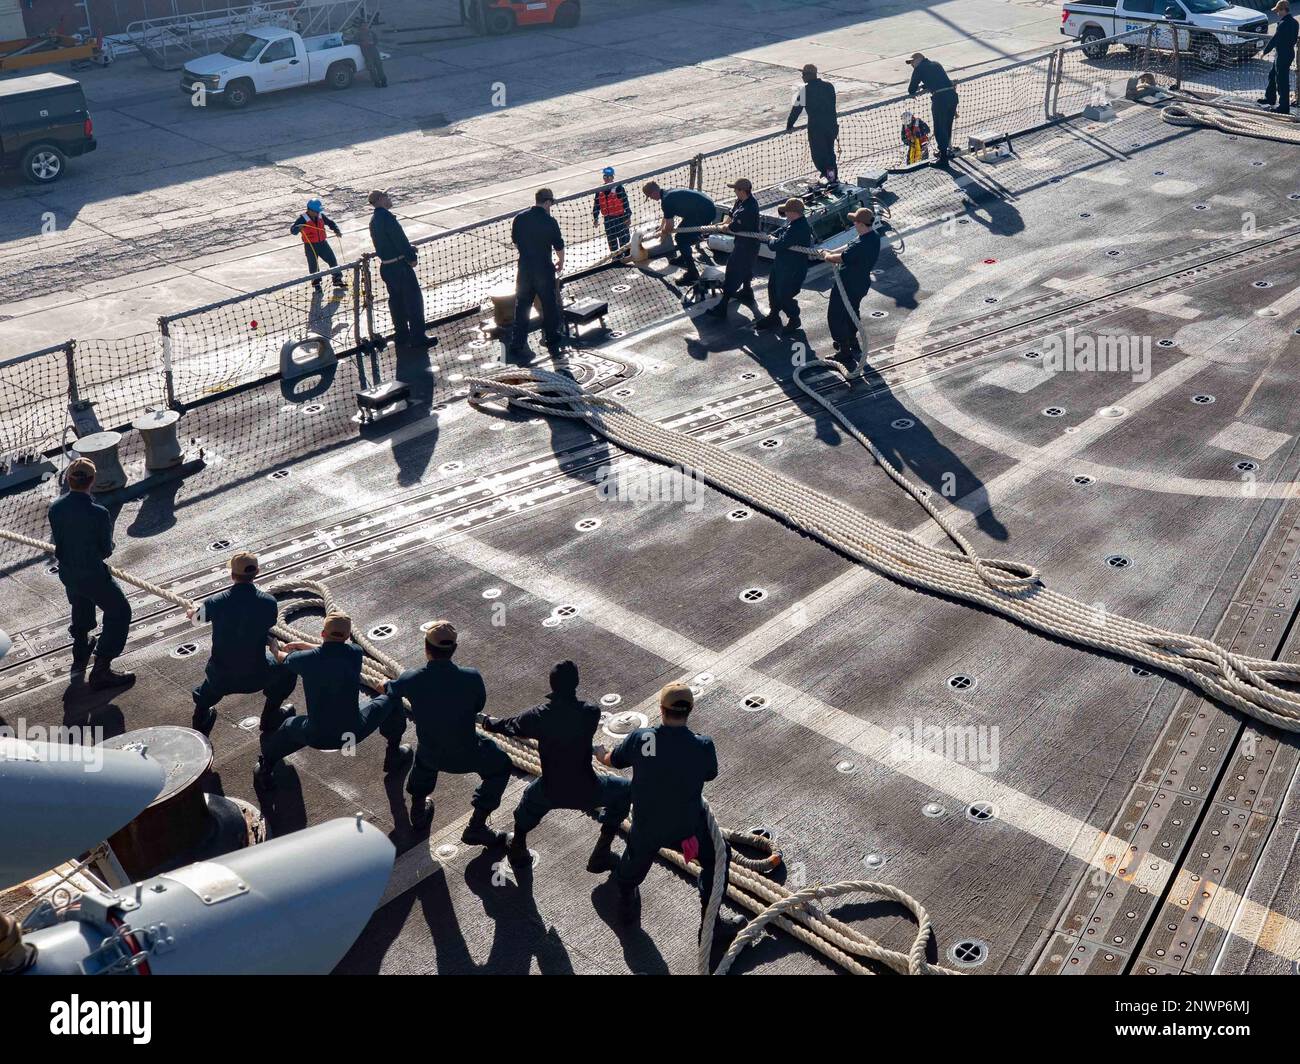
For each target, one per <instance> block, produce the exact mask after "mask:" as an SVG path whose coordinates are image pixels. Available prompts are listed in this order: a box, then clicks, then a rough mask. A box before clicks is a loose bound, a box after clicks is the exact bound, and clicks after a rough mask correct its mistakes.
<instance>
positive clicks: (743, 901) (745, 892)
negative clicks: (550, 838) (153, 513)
mask: <svg viewBox="0 0 1300 1064" xmlns="http://www.w3.org/2000/svg"><path fill="white" fill-rule="evenodd" d="M0 539H4V540H8V541H9V542H11V543H16V544H18V545H20V546H24V547H29V548H31V549H32V550H35V551H39V552H41V553H44V554H49V555H53V553H54V544H52V543H47V542H45V541H43V540H39V539H34V538H32V537H31V536H24V535H21V534H20V533H17V532H10V531H7V530H5V529H0ZM108 569H109V572H111V573H112V574H113V575H114V576H115V577H117V578H118V579H119V580H123V581H125V582H126V583H128V584H131V585H132V586H134V587H137V588H139V589H140V590H141V591H145V592H147V593H149V594H151V595H155V596H157V597H158V598H160V599H162V600H163V601H164V602H168V603H170V604H171V605H173V606H177V607H179V608H181V609H183V610H190V609H193V608H195V607H196V606H197V605H198V603H195V602H194V601H192V600H191V599H188V598H186V597H185V596H183V595H178V594H176V593H175V592H174V591H170V590H168V589H167V588H165V587H161V586H160V585H158V584H155V583H153V582H152V581H149V580H145V579H144V578H143V577H140V576H136V575H135V574H134V573H130V572H127V571H126V570H124V569H119V568H118V567H117V566H114V565H110V566H108ZM266 590H267V591H269V592H270V593H271V594H274V595H276V596H277V597H280V598H281V603H280V613H279V618H278V623H277V624H276V625H275V627H274V628H272V629H271V634H272V635H274V636H275V638H276V639H278V640H280V641H281V642H286V643H288V642H301V643H310V644H312V645H317V644H319V643H320V641H321V640H320V635H319V634H317V633H311V632H304V631H302V630H300V629H298V628H295V627H293V626H292V625H290V624H289V623H288V619H289V617H291V616H293V615H294V614H295V613H297V612H300V611H301V610H303V609H308V608H310V609H314V610H319V611H322V612H325V613H328V612H330V611H332V610H336V609H338V608H339V604H338V602H337V600H336V599H335V598H334V594H333V592H332V591H331V590H330V588H329V586H328V585H327V584H324V583H321V582H320V581H318V580H307V579H289V580H282V581H278V582H276V583H273V584H270V585H268V586H267V588H266ZM352 638H353V640H354V641H355V642H356V643H357V645H359V646H360V647H361V649H362V650H363V651H364V652H365V655H366V658H365V661H364V663H363V665H362V672H361V679H362V682H363V683H364V684H365V686H366V687H368V688H369V689H371V690H372V691H375V692H380V691H382V690H383V689H384V685H385V684H386V683H387V682H388V681H389V680H390V679H394V678H396V677H397V676H398V675H399V674H400V673H401V671H402V666H401V663H400V662H398V661H397V659H395V658H393V657H390V656H389V655H388V654H385V653H384V652H383V651H382V650H380V649H379V648H378V647H377V646H376V645H375V644H374V641H373V640H371V639H369V638H368V637H366V636H365V635H362V634H361V633H360V632H359V631H357V630H356V629H355V628H354V629H353V633H352ZM479 731H480V734H482V735H484V736H486V737H487V738H489V739H490V740H491V741H493V742H495V743H496V744H497V745H498V746H499V747H501V748H502V750H504V751H505V753H506V755H507V756H508V757H509V758H510V761H511V763H512V764H513V765H514V766H515V767H516V768H518V769H519V770H521V771H523V772H526V773H529V774H530V775H533V776H540V775H541V774H542V763H541V760H540V759H539V757H538V755H537V744H536V743H535V742H534V741H532V740H528V739H515V738H512V737H509V736H503V735H496V734H492V733H488V732H486V731H483V730H482V729H481V728H480V729H479ZM595 767H596V771H598V772H602V773H604V772H606V771H607V770H606V769H605V768H604V767H603V766H601V765H599V764H597V765H596V766H595ZM705 813H706V816H707V820H708V826H709V833H710V836H711V838H712V840H713V852H714V854H715V862H716V863H715V865H714V876H713V893H712V896H711V897H710V899H709V905H708V907H707V910H706V912H705V919H704V927H703V929H702V933H701V935H700V939H699V949H698V951H697V955H696V970H697V972H698V973H699V974H701V975H708V974H709V971H710V968H709V962H710V954H711V945H712V933H713V928H714V926H715V924H716V920H717V914H718V909H719V907H720V906H721V904H722V884H723V878H724V877H723V875H722V870H723V861H724V859H725V855H726V853H727V849H726V847H725V846H724V845H723V843H724V840H725V841H726V842H730V843H732V844H740V845H743V846H747V847H749V848H751V849H754V850H757V851H759V852H760V853H766V854H767V856H766V857H763V858H753V857H747V856H745V855H744V854H741V853H737V852H735V851H734V850H733V851H732V854H731V862H730V869H729V872H730V875H729V880H728V885H727V892H726V893H727V897H729V898H730V899H731V901H732V902H733V903H734V904H735V905H737V906H738V907H740V908H744V909H748V910H749V911H750V912H753V913H755V914H757V915H756V917H755V919H754V920H752V921H751V922H750V923H749V924H748V926H746V927H745V929H744V930H743V931H741V933H740V934H739V935H738V936H737V937H736V939H735V941H734V942H733V943H732V945H731V947H730V949H728V951H727V953H726V955H725V956H724V958H723V959H722V961H721V962H720V963H719V966H718V968H717V970H716V972H714V974H716V975H723V974H725V973H726V972H727V971H728V970H729V969H730V968H731V966H732V964H733V963H734V962H735V960H736V957H737V956H738V955H739V953H740V951H741V950H742V949H743V948H744V947H745V946H746V945H748V944H749V943H751V942H754V941H756V940H757V939H758V938H759V937H761V936H762V934H763V929H764V928H765V927H766V926H767V925H768V924H774V925H775V926H777V927H779V928H781V929H782V930H783V931H785V932H786V933H787V934H789V935H791V936H793V937H794V938H796V939H798V940H799V941H800V942H802V943H804V944H805V945H807V946H810V947H811V948H813V949H815V950H817V951H818V952H819V953H821V954H822V955H823V956H825V957H826V958H828V959H829V960H831V961H833V962H835V963H836V964H838V965H840V966H841V967H843V968H845V969H847V970H848V971H850V972H853V973H855V974H858V975H874V974H875V973H874V972H873V971H872V970H871V969H870V968H868V967H866V966H865V965H864V964H863V963H861V961H862V960H863V959H865V960H871V961H876V962H878V963H880V964H882V965H884V966H886V967H888V968H892V969H893V970H894V971H896V972H900V973H902V974H910V975H923V974H930V975H957V974H960V973H958V972H954V971H951V970H949V969H947V968H941V967H939V966H937V965H932V964H929V963H928V962H927V961H926V959H925V951H926V946H927V944H928V943H929V940H930V934H931V925H930V917H929V914H928V913H927V912H926V911H925V909H924V908H923V907H922V906H921V904H920V903H919V902H917V901H916V900H915V899H914V898H912V897H910V896H909V895H907V894H905V893H904V892H902V891H900V890H899V889H898V888H897V887H893V886H891V885H890V884H888V883H875V882H869V881H859V882H851V883H836V884H832V885H831V886H826V887H809V888H806V889H804V890H800V891H797V892H792V891H790V890H788V889H786V888H785V887H783V886H781V885H780V884H779V883H776V882H774V881H772V880H770V879H766V878H764V876H763V875H762V873H763V872H770V871H773V870H774V869H776V868H777V867H779V866H780V864H781V860H782V858H781V854H780V852H779V851H778V850H777V849H776V847H775V845H774V843H773V842H772V840H771V839H769V838H767V837H766V836H763V835H757V834H752V833H750V832H743V831H731V830H726V829H723V828H721V827H719V825H718V822H717V820H716V819H715V818H714V816H713V812H712V810H711V809H709V807H708V803H707V802H706V803H705ZM621 826H622V829H623V831H624V832H625V833H626V832H627V831H629V830H630V829H631V821H629V820H625V821H623V824H622V825H621ZM659 855H660V857H662V858H663V859H664V860H665V861H667V862H668V863H670V864H672V865H673V866H675V867H676V868H678V869H680V870H681V871H683V872H684V873H686V874H687V875H689V876H693V877H694V876H698V875H699V873H700V866H699V863H698V862H693V861H687V860H686V858H685V857H683V856H682V855H681V854H680V853H678V852H677V851H676V850H669V849H663V850H660V851H659ZM846 893H863V894H874V895H877V896H879V897H883V898H888V899H890V900H892V901H895V902H897V903H898V904H899V905H902V906H903V907H904V908H906V909H907V910H908V911H909V912H911V914H912V915H913V916H914V917H915V919H916V924H917V933H916V937H915V939H914V940H913V943H912V946H911V948H910V949H909V951H908V952H907V953H900V952H898V951H896V950H890V949H886V948H885V947H884V946H881V945H880V944H879V943H878V942H876V941H875V940H874V939H872V938H870V937H868V936H867V935H864V934H863V933H862V932H860V931H858V930H856V929H855V928H852V927H850V926H848V925H847V924H845V923H843V922H841V921H839V920H836V919H834V918H833V917H830V916H827V915H826V914H824V913H822V912H820V911H819V910H818V909H817V908H816V907H815V904H814V903H815V902H817V901H818V900H820V899H822V898H831V897H838V896H840V895H843V894H846Z"/></svg>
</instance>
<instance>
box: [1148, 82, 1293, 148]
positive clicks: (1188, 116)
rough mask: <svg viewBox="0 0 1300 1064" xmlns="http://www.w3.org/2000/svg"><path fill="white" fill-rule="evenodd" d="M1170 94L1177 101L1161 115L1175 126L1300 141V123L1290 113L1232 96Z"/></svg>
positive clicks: (1242, 135)
mask: <svg viewBox="0 0 1300 1064" xmlns="http://www.w3.org/2000/svg"><path fill="white" fill-rule="evenodd" d="M1166 91H1168V90H1166ZM1170 95H1172V96H1173V97H1174V102H1173V103H1170V104H1166V105H1165V106H1164V107H1162V108H1161V110H1160V118H1161V121H1164V122H1167V123H1169V125H1171V126H1194V127H1198V128H1205V129H1217V130H1218V131H1219V132H1220V133H1232V134H1235V135H1236V136H1239V137H1254V138H1256V139H1259V140H1277V141H1281V142H1282V143H1283V144H1300V123H1298V122H1297V120H1296V119H1295V118H1293V117H1291V116H1290V115H1279V114H1272V113H1270V112H1268V111H1261V110H1260V109H1259V108H1257V107H1251V106H1249V105H1246V104H1239V103H1233V102H1231V101H1228V100H1218V99H1202V98H1201V97H1198V96H1192V95H1189V94H1188V93H1185V92H1171V93H1170Z"/></svg>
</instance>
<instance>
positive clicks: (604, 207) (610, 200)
mask: <svg viewBox="0 0 1300 1064" xmlns="http://www.w3.org/2000/svg"><path fill="white" fill-rule="evenodd" d="M596 203H597V204H599V205H600V213H601V215H602V216H603V217H605V218H621V217H622V216H623V197H622V196H620V195H619V194H618V192H617V191H615V190H614V189H610V190H609V191H608V192H606V191H605V190H604V189H603V188H599V189H597V190H596Z"/></svg>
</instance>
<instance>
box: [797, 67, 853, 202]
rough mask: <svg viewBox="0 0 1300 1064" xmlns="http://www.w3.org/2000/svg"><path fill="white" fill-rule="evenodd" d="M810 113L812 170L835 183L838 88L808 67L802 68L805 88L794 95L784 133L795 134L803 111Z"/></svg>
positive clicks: (838, 133)
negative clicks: (836, 96)
mask: <svg viewBox="0 0 1300 1064" xmlns="http://www.w3.org/2000/svg"><path fill="white" fill-rule="evenodd" d="M805 110H807V112H808V150H809V152H810V153H811V154H812V162H813V166H814V167H815V168H816V170H817V172H818V173H820V174H821V175H822V177H824V178H825V179H826V180H827V181H834V180H835V172H836V163H835V138H836V137H838V136H839V135H840V123H839V117H838V116H837V115H836V113H835V86H834V85H832V84H831V83H830V82H829V81H823V80H822V79H821V78H819V77H818V76H817V68H816V67H815V66H814V65H813V64H812V63H809V64H808V65H807V66H805V67H804V68H803V84H802V85H801V86H800V87H799V90H798V91H797V92H796V93H795V97H794V106H793V107H792V108H790V116H789V117H788V118H787V119H786V122H785V131H786V132H787V133H793V132H794V124H795V123H796V122H797V121H798V120H799V115H800V114H801V113H803V111H805Z"/></svg>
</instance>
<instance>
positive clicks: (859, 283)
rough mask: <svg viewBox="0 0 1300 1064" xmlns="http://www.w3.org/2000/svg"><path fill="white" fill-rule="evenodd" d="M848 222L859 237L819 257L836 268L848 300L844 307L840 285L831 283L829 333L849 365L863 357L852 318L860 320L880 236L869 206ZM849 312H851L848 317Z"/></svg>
mask: <svg viewBox="0 0 1300 1064" xmlns="http://www.w3.org/2000/svg"><path fill="white" fill-rule="evenodd" d="M849 221H851V222H852V223H853V228H854V230H855V231H856V232H857V234H858V238H857V239H856V240H854V241H853V243H851V244H849V245H848V246H847V247H846V248H844V249H843V250H842V251H828V252H825V253H824V254H823V255H822V258H823V259H825V260H826V261H827V262H829V263H832V264H834V265H837V266H839V268H840V269H839V278H840V282H841V284H843V285H844V293H845V295H847V296H848V297H849V305H848V306H845V304H844V299H843V298H842V297H841V296H840V286H839V285H837V284H834V283H832V284H831V298H830V301H829V302H828V303H827V306H826V324H827V326H828V327H829V329H830V332H831V340H832V341H834V344H835V350H836V351H838V352H839V353H840V356H841V357H843V358H845V359H846V360H848V361H849V362H854V361H856V358H855V356H857V355H860V354H862V341H861V338H860V333H859V330H858V327H857V325H855V324H854V321H855V319H858V318H860V316H861V315H860V311H859V306H860V304H861V303H862V300H863V298H864V297H865V296H866V294H867V291H868V290H869V289H870V288H871V271H872V270H873V269H875V266H876V260H877V259H878V258H880V234H879V233H877V232H876V231H875V230H874V229H873V228H872V226H873V225H874V224H875V221H876V215H875V213H874V212H873V211H872V210H871V208H870V207H859V208H858V209H857V210H856V211H853V212H852V213H851V214H850V215H849ZM850 309H851V310H852V311H853V313H852V315H850V314H849V311H850Z"/></svg>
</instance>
